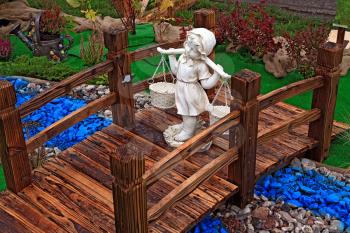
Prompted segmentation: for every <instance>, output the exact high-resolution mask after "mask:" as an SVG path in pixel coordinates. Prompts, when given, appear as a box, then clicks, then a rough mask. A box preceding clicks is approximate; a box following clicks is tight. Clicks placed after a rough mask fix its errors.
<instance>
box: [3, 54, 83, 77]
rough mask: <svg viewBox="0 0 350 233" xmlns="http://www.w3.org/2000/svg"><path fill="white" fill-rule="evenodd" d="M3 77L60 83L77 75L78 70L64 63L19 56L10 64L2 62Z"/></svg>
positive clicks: (44, 58)
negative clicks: (19, 77) (31, 78)
mask: <svg viewBox="0 0 350 233" xmlns="http://www.w3.org/2000/svg"><path fill="white" fill-rule="evenodd" d="M0 71H1V75H19V76H26V77H33V78H39V79H45V80H51V81H60V80H63V79H64V78H66V77H68V76H70V75H72V74H75V73H76V72H77V70H76V69H74V68H72V67H71V66H68V65H66V64H64V63H55V62H51V61H48V60H47V58H46V57H33V58H30V57H29V56H25V55H23V56H19V57H17V58H16V59H14V60H12V61H10V62H0Z"/></svg>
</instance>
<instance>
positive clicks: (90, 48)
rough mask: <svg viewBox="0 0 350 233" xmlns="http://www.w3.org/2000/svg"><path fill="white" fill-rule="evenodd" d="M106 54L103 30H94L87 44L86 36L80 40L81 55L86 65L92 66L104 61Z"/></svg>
mask: <svg viewBox="0 0 350 233" xmlns="http://www.w3.org/2000/svg"><path fill="white" fill-rule="evenodd" d="M103 55H104V44H103V37H102V34H101V32H98V31H92V33H91V35H90V36H89V38H88V42H87V43H86V44H85V42H84V38H83V37H81V41H80V57H81V59H82V60H83V61H84V63H85V65H88V66H91V65H95V64H97V63H99V62H100V61H102V59H103Z"/></svg>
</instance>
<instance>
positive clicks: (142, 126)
mask: <svg viewBox="0 0 350 233" xmlns="http://www.w3.org/2000/svg"><path fill="white" fill-rule="evenodd" d="M198 15H199V16H197V17H202V19H201V20H198V19H197V20H196V22H197V26H207V27H208V20H206V19H207V18H206V17H209V16H208V14H207V12H205V11H204V13H203V11H200V12H199V13H198ZM198 22H201V23H202V24H199V23H198ZM203 22H204V23H203ZM205 22H207V23H205ZM209 22H210V20H209ZM198 24H199V25H198ZM209 28H210V27H209ZM127 36H128V34H127V32H126V31H117V32H114V33H113V34H105V44H106V47H107V48H108V49H109V55H108V60H107V61H106V62H103V63H101V64H98V65H96V66H94V67H92V68H90V69H88V70H86V71H83V72H80V73H78V74H76V75H73V76H71V77H69V78H67V79H65V80H64V81H61V82H60V83H58V84H57V85H55V86H53V87H52V88H51V89H49V90H47V91H46V92H44V93H42V94H39V95H38V96H37V97H35V98H33V99H32V100H30V101H29V102H27V103H25V104H23V105H22V106H20V107H19V108H17V109H16V108H15V103H16V97H15V91H14V89H13V87H12V86H11V84H10V83H9V82H0V116H1V117H0V128H1V130H0V153H1V158H2V163H3V166H4V172H5V176H6V181H7V187H8V190H7V191H5V192H3V193H1V194H0V226H1V232H11V233H13V232H20V233H25V232H45V233H46V232H115V231H116V232H119V233H124V232H130V233H136V232H185V231H187V230H189V229H191V227H193V226H194V225H195V224H196V223H197V222H199V221H200V220H201V219H202V218H203V217H204V216H205V215H206V214H208V213H209V212H211V211H213V210H214V209H215V208H216V207H217V206H218V205H219V204H222V203H224V202H225V201H227V200H228V199H230V198H232V201H235V202H236V203H237V204H239V205H240V206H244V205H245V204H247V203H248V202H249V201H250V200H251V198H252V196H253V191H254V185H255V182H256V180H257V179H259V178H260V177H261V176H263V175H266V174H268V173H270V172H272V171H275V170H276V169H278V168H281V167H283V166H286V165H288V163H289V162H290V161H291V160H292V159H293V158H295V157H301V156H308V157H310V158H312V159H314V160H317V161H322V160H323V159H324V158H325V157H326V156H327V154H328V151H329V147H330V142H331V137H332V136H336V135H337V134H340V133H342V132H344V131H345V130H348V129H349V127H348V126H347V125H345V124H341V123H337V122H333V115H334V109H335V103H336V97H337V89H338V81H339V69H338V67H339V64H340V62H341V57H342V56H341V55H342V52H343V45H341V46H340V45H339V44H333V43H327V45H326V46H323V47H322V48H320V50H319V57H318V63H319V70H318V76H316V77H314V78H311V79H307V80H302V81H299V82H296V83H293V84H290V85H288V86H285V87H282V88H280V89H277V90H275V91H272V92H270V93H268V94H266V95H260V93H259V90H260V75H259V74H257V73H254V72H252V71H249V70H243V71H240V72H238V73H237V74H235V75H234V76H233V77H232V80H231V86H232V93H233V95H234V97H235V101H232V102H231V113H230V114H228V115H227V116H226V117H224V118H223V119H221V120H220V121H218V122H216V123H215V124H213V125H211V126H208V127H207V128H206V129H204V130H203V131H201V132H200V133H198V134H197V135H195V136H194V137H193V138H191V139H190V140H189V141H187V142H186V143H184V144H183V145H182V146H180V147H179V148H177V149H175V150H174V149H172V148H169V147H168V146H167V145H166V143H165V142H164V139H163V135H162V132H163V131H164V130H165V129H166V128H167V127H168V126H169V125H172V124H176V123H179V122H180V119H179V117H178V116H177V115H176V113H175V110H174V109H172V110H168V111H162V110H159V109H156V108H146V109H144V110H141V111H137V112H135V111H134V102H133V101H134V100H133V94H134V93H136V92H139V91H142V90H145V89H147V88H148V82H147V80H146V81H142V82H140V83H136V84H132V83H131V82H125V80H126V79H125V77H126V76H127V75H130V74H131V70H130V64H131V63H132V62H133V61H137V60H141V59H144V58H146V57H149V56H151V55H154V54H155V53H156V46H153V47H150V48H147V49H141V50H138V51H135V52H127V50H126V48H127ZM180 44H181V42H178V43H168V44H162V45H160V46H161V47H178V46H179V45H180ZM104 73H108V74H109V85H110V90H111V92H110V94H108V95H106V96H105V97H102V98H101V99H98V100H95V101H92V102H90V103H88V104H87V105H86V106H84V107H82V108H81V109H79V110H76V111H75V112H73V113H71V114H69V115H68V116H66V117H64V118H63V119H61V120H59V121H58V122H56V123H54V124H53V125H51V126H49V127H48V128H46V129H45V130H43V131H42V132H40V133H38V134H37V135H35V136H34V137H32V138H30V139H29V140H28V141H27V142H25V140H24V137H23V132H22V124H21V117H24V116H26V115H28V114H30V113H31V112H33V111H35V110H36V109H38V108H40V107H41V106H43V105H44V104H46V103H48V102H50V101H51V100H53V99H55V98H57V97H59V96H62V95H65V94H68V93H69V92H70V91H71V90H72V88H74V87H76V86H78V85H80V84H82V83H84V82H86V81H87V80H90V79H92V78H93V77H95V76H97V75H101V74H104ZM306 91H313V101H312V105H311V106H312V109H311V110H310V111H306V110H302V109H299V108H296V107H294V106H291V105H288V104H285V103H282V102H281V101H283V100H285V99H287V98H290V97H292V96H295V95H299V94H301V93H304V92H306ZM221 99H222V97H221ZM108 106H112V112H113V124H112V125H111V126H109V127H107V128H105V129H103V130H101V131H100V132H96V133H95V134H94V135H92V136H90V137H89V138H87V139H85V140H84V141H82V142H81V143H79V144H77V145H75V146H73V147H72V148H69V149H67V150H66V151H64V152H62V153H61V154H60V155H58V156H57V157H56V158H54V159H50V160H48V161H47V162H45V163H44V165H43V166H42V167H40V168H37V169H35V170H33V171H32V170H31V166H30V162H29V159H28V154H30V153H33V151H34V150H35V148H37V147H39V146H40V145H42V144H43V143H45V142H46V141H47V140H49V139H50V138H52V137H54V136H56V135H57V134H59V133H60V132H62V131H63V130H65V129H67V128H69V127H71V126H72V125H74V124H76V123H77V122H79V121H81V120H83V119H85V118H86V117H88V116H89V115H91V114H94V113H96V112H97V111H99V110H101V109H104V108H106V107H108ZM201 117H202V118H203V120H205V121H208V115H207V114H203V115H202V116H201ZM226 131H229V135H225V134H224V132H226ZM210 141H212V142H213V143H212V146H211V148H210V150H209V151H207V152H200V149H201V147H202V146H203V144H206V143H207V142H210Z"/></svg>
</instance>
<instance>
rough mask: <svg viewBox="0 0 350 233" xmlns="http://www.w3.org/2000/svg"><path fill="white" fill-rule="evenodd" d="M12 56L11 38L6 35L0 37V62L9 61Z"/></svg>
mask: <svg viewBox="0 0 350 233" xmlns="http://www.w3.org/2000/svg"><path fill="white" fill-rule="evenodd" d="M10 55H11V41H10V37H9V36H6V35H2V36H0V60H2V59H4V60H7V59H9V58H10Z"/></svg>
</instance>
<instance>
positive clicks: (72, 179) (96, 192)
mask: <svg viewBox="0 0 350 233" xmlns="http://www.w3.org/2000/svg"><path fill="white" fill-rule="evenodd" d="M301 112H303V110H301V109H298V108H296V107H293V106H291V105H287V104H284V103H278V104H277V105H275V106H272V107H270V108H268V109H266V110H263V111H262V112H261V113H260V117H259V131H261V130H263V129H265V128H267V127H269V126H271V125H273V124H276V123H278V122H281V121H284V120H286V119H287V118H290V117H295V115H296V114H298V113H301ZM207 117H208V116H206V115H203V118H204V119H207ZM136 119H137V125H136V127H135V128H134V129H133V130H132V132H129V131H126V130H124V129H122V128H120V127H118V126H116V125H111V126H109V127H107V128H105V129H103V130H102V131H100V132H97V133H95V134H94V135H92V136H90V137H89V138H87V139H86V140H84V141H82V142H81V143H79V144H77V145H75V146H73V147H72V148H69V149H67V150H66V151H64V152H62V153H61V154H60V155H59V156H58V157H57V158H55V159H50V160H49V161H47V162H46V163H45V164H44V165H43V167H42V168H39V169H36V170H35V171H34V172H33V184H32V185H30V186H29V187H27V188H25V189H24V190H23V191H22V192H20V193H19V195H18V196H17V195H14V194H12V193H10V192H9V191H6V192H4V193H1V194H0V229H1V232H11V233H12V232H20V233H23V232H45V233H46V232H114V231H115V227H114V213H113V200H112V192H111V187H112V176H111V175H110V169H109V153H110V151H112V150H113V149H114V148H115V146H116V145H118V146H120V145H123V144H126V143H128V144H130V145H132V146H134V147H136V148H137V149H139V150H142V151H144V152H145V158H146V169H149V168H150V167H152V166H153V164H154V163H155V162H156V161H159V160H160V159H161V158H162V157H164V156H165V155H166V154H167V153H168V152H169V151H171V150H172V149H171V148H169V147H168V146H167V145H166V144H165V142H164V140H163V136H162V132H163V130H164V129H166V128H167V127H168V125H170V124H175V123H179V122H180V119H179V117H178V116H177V115H176V114H175V112H174V111H166V112H164V111H160V110H158V109H155V108H148V109H145V110H142V111H139V112H138V113H137V114H136ZM346 129H348V126H347V125H344V124H341V123H335V124H334V128H333V132H334V136H335V135H337V134H340V133H341V132H343V131H344V130H346ZM306 133H307V126H301V127H299V128H297V129H294V130H293V131H292V132H290V133H286V134H283V135H281V136H279V137H277V138H275V139H273V140H271V141H270V142H268V143H265V144H263V145H259V146H258V151H257V166H256V172H255V174H256V179H259V178H260V177H261V176H263V175H265V174H267V173H270V172H272V171H274V170H276V169H278V168H280V167H283V166H285V165H287V164H288V163H289V161H290V160H292V159H293V158H294V157H297V156H302V155H304V153H305V152H306V151H307V150H309V149H310V148H313V147H314V146H316V145H317V141H314V140H312V139H310V138H308V137H307V135H306ZM227 147H228V141H227V138H225V137H221V138H218V139H217V140H215V141H214V143H213V146H212V147H211V149H210V150H209V151H208V152H205V153H197V154H195V155H193V156H191V157H190V158H188V159H187V160H186V161H184V162H183V163H181V164H180V165H178V166H177V167H176V168H175V169H174V170H173V171H172V172H170V173H169V174H167V175H166V176H165V177H164V178H162V179H160V180H159V181H158V182H157V183H155V184H154V185H153V186H151V187H150V188H149V189H148V191H147V197H148V208H150V207H152V206H153V205H154V204H155V203H157V202H159V201H160V200H161V199H162V198H163V197H164V196H165V195H166V194H168V193H169V192H170V191H171V190H172V189H174V187H176V186H177V185H179V184H180V183H182V182H183V181H184V180H185V179H186V178H188V177H190V176H191V175H192V174H194V173H195V172H196V171H197V170H198V169H199V168H200V167H202V166H204V165H205V164H207V163H208V162H209V161H211V160H212V159H214V158H216V157H217V156H219V155H220V154H222V153H223V152H224V151H225V150H226V149H227ZM225 177H226V171H225V170H223V171H220V172H219V173H217V175H216V176H214V177H212V178H211V179H210V180H208V181H206V182H204V183H203V184H202V185H201V186H200V187H199V188H197V189H196V190H195V191H193V192H192V193H191V194H190V195H188V196H187V197H186V198H184V199H182V200H180V201H178V202H177V203H176V204H175V205H173V206H172V208H170V209H169V210H168V211H166V213H165V214H163V215H162V216H161V217H160V218H159V219H157V220H156V221H153V222H151V223H150V224H149V232H184V231H187V230H189V229H190V228H191V227H193V226H194V225H195V224H196V223H197V222H198V221H200V220H201V219H202V218H203V217H204V216H205V215H206V214H208V213H209V212H210V211H212V210H213V209H215V208H216V207H217V205H219V204H220V203H222V202H224V201H225V200H227V199H228V198H229V197H231V196H232V195H234V194H235V193H236V192H237V191H238V188H237V186H235V185H234V184H232V183H230V182H227V181H226V180H225V179H224V178H225Z"/></svg>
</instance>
